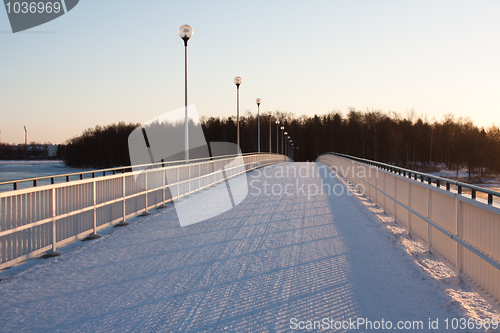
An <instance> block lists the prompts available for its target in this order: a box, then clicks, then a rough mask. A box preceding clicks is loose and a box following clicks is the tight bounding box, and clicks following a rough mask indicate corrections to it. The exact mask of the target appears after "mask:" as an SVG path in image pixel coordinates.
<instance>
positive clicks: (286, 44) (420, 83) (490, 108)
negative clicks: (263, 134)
mask: <svg viewBox="0 0 500 333" xmlns="http://www.w3.org/2000/svg"><path fill="white" fill-rule="evenodd" d="M499 17H500V1H303V0H302V1H290V0H287V1H270V0H266V1H246V2H242V1H160V0H146V1H139V0H137V1H131V0H106V1H102V0H101V1H98V0H81V1H80V3H79V4H78V5H77V6H76V7H75V8H74V9H73V10H72V11H70V12H69V13H67V14H66V15H63V16H62V17H60V18H58V19H56V20H54V21H51V22H49V23H46V24H44V25H41V26H38V27H35V28H32V29H30V30H27V31H26V32H24V33H17V34H12V32H11V30H10V26H9V23H8V18H7V14H6V11H5V10H4V9H3V8H0V130H1V131H2V133H1V140H2V142H9V143H21V142H24V130H23V125H26V127H27V128H28V131H29V141H39V142H52V143H62V142H64V141H66V140H67V139H69V138H71V137H73V136H76V135H79V134H80V133H81V132H82V131H83V130H84V129H86V128H89V127H95V126H96V125H98V124H99V125H107V124H111V123H117V122H119V121H125V122H144V121H147V120H148V119H150V118H153V117H155V116H158V115H160V114H162V113H164V112H167V111H170V110H174V109H177V108H179V107H182V106H183V105H184V67H183V66H184V48H183V42H182V40H181V39H180V38H179V36H178V34H177V30H178V28H179V27H180V26H181V25H182V24H189V25H191V26H192V27H193V30H194V36H193V38H192V39H191V40H190V42H189V80H190V81H189V103H190V104H196V107H197V109H198V112H199V114H200V115H205V116H230V115H234V114H235V113H236V87H235V85H234V84H233V78H234V77H235V76H237V75H239V76H241V77H242V78H243V83H242V85H241V89H240V92H241V106H240V110H241V111H242V113H244V112H245V111H246V110H250V111H252V112H254V113H256V112H257V107H256V104H255V99H256V98H257V97H260V98H261V99H262V105H261V111H267V110H273V111H274V110H281V111H287V112H292V113H294V114H295V115H296V116H300V115H302V114H305V115H313V114H325V113H328V112H330V111H332V110H340V111H342V112H344V113H345V112H346V111H347V109H348V108H349V107H355V108H357V109H366V108H370V109H371V108H374V109H380V110H383V111H396V112H399V113H401V114H403V115H404V114H405V113H406V112H407V111H409V110H410V109H412V108H413V109H414V110H415V112H416V113H417V115H420V114H422V115H426V116H427V117H428V119H429V120H432V119H433V118H436V119H438V120H440V119H442V117H443V115H445V114H447V113H450V112H452V113H454V114H455V115H456V116H457V117H469V118H471V119H472V120H473V121H474V122H475V123H476V124H478V125H481V126H485V127H489V126H490V125H491V124H492V123H495V124H497V125H500V43H499V41H500V19H499Z"/></svg>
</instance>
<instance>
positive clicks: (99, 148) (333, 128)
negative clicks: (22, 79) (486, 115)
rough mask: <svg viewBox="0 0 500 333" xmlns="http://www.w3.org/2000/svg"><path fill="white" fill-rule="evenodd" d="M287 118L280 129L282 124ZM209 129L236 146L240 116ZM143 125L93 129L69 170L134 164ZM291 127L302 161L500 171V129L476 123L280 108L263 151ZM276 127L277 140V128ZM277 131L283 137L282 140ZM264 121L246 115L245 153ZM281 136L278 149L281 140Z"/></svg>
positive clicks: (205, 122) (208, 134)
mask: <svg viewBox="0 0 500 333" xmlns="http://www.w3.org/2000/svg"><path fill="white" fill-rule="evenodd" d="M276 120H279V122H280V123H279V124H276ZM201 124H202V128H203V132H204V134H205V138H206V140H207V142H211V141H225V142H233V143H236V132H237V131H236V117H208V118H207V117H205V118H202V119H201ZM137 126H138V124H128V125H126V124H124V123H119V124H117V125H116V124H113V125H110V126H107V127H100V126H97V127H96V128H95V129H88V130H86V131H85V132H84V133H83V134H82V135H81V136H78V137H75V138H73V139H71V140H69V141H68V142H67V143H66V144H65V145H64V148H63V154H64V156H65V157H64V160H65V161H66V163H67V165H69V166H80V167H81V166H91V167H112V166H125V165H130V159H129V157H128V141H127V140H128V135H129V134H130V133H131V132H132V130H133V129H134V128H135V127H137ZM281 126H283V127H284V128H285V131H287V132H288V133H289V135H290V137H291V139H292V140H293V142H294V145H295V147H298V150H296V151H295V154H294V158H295V160H296V161H307V160H308V161H314V160H315V159H316V158H317V157H318V156H319V155H320V154H322V153H325V152H338V153H343V154H348V155H353V156H357V157H362V158H366V159H370V160H376V161H381V162H386V163H391V164H395V165H398V166H402V167H406V168H410V169H415V170H424V171H429V170H432V169H433V168H434V167H435V166H436V165H438V164H444V165H445V166H446V167H447V168H448V169H451V170H458V169H459V168H461V167H465V168H467V169H468V170H469V171H470V172H471V173H473V172H480V173H482V174H485V173H499V172H500V129H499V128H498V127H497V126H492V127H490V128H488V129H484V128H482V127H478V126H476V125H475V124H474V123H473V122H472V121H471V120H470V119H464V118H455V117H454V116H453V115H451V114H449V115H446V116H445V117H444V118H443V119H442V120H440V121H436V120H434V121H429V120H427V119H426V118H423V117H418V116H416V115H415V113H414V112H408V113H407V114H406V115H404V116H403V115H401V114H398V113H394V112H390V113H388V112H382V111H378V110H366V111H359V110H355V109H351V110H349V111H348V112H347V113H346V114H343V113H342V112H340V111H334V112H331V113H329V114H326V115H322V116H318V115H315V116H311V117H308V116H300V117H295V116H293V115H292V114H290V113H286V112H280V111H277V112H275V114H274V115H273V116H272V117H271V118H270V117H269V116H268V115H263V116H261V117H260V130H261V131H260V135H261V151H262V152H268V151H269V143H271V150H272V152H276V149H278V151H279V152H281V147H282V140H283V135H282V131H281V129H280V128H281ZM270 129H271V135H270V134H269V133H270V131H269V130H270ZM277 132H279V134H278V137H277V135H276V134H277ZM257 133H258V130H257V116H256V115H253V114H251V113H250V112H247V113H246V114H245V115H243V116H241V117H240V146H241V150H242V152H255V151H257V147H258V146H257ZM277 139H278V145H276V143H277V142H276V140H277Z"/></svg>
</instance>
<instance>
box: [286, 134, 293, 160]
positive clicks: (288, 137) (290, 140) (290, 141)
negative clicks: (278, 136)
mask: <svg viewBox="0 0 500 333" xmlns="http://www.w3.org/2000/svg"><path fill="white" fill-rule="evenodd" d="M287 139H288V147H287V149H288V157H290V143H292V139H290V135H289V136H287Z"/></svg>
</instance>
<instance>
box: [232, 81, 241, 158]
mask: <svg viewBox="0 0 500 333" xmlns="http://www.w3.org/2000/svg"><path fill="white" fill-rule="evenodd" d="M241 82H242V80H241V77H239V76H237V77H235V78H234V84H235V85H236V145H237V146H238V148H240V84H241ZM236 153H238V152H236Z"/></svg>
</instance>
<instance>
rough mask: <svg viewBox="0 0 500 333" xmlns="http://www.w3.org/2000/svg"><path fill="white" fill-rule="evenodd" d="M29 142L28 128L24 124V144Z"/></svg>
mask: <svg viewBox="0 0 500 333" xmlns="http://www.w3.org/2000/svg"><path fill="white" fill-rule="evenodd" d="M27 144H28V130H27V129H26V126H24V145H25V146H26V145H27Z"/></svg>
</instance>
